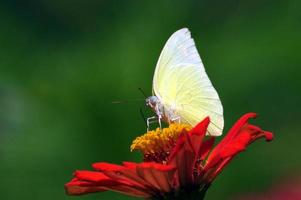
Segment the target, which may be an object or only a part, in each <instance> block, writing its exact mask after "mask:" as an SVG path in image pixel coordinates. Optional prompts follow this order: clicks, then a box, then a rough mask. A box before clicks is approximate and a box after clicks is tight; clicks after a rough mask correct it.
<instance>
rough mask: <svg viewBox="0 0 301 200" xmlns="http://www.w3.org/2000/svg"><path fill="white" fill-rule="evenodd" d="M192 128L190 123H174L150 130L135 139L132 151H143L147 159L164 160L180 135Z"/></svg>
mask: <svg viewBox="0 0 301 200" xmlns="http://www.w3.org/2000/svg"><path fill="white" fill-rule="evenodd" d="M191 128H192V127H191V126H190V125H188V124H175V123H173V124H170V125H169V127H167V128H163V129H160V128H157V129H156V130H152V131H148V132H147V133H145V134H144V135H142V136H140V137H137V138H136V139H135V140H134V141H133V143H132V145H131V151H134V150H138V151H141V152H142V153H143V155H144V160H145V161H156V162H164V161H166V159H167V157H168V155H169V154H170V151H171V150H172V148H173V147H174V146H175V144H176V141H177V139H178V137H179V135H180V134H182V133H187V132H188V131H189V130H191Z"/></svg>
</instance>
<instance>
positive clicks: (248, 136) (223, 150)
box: [204, 113, 273, 182]
mask: <svg viewBox="0 0 301 200" xmlns="http://www.w3.org/2000/svg"><path fill="white" fill-rule="evenodd" d="M255 116H256V114H254V113H249V114H246V115H244V116H243V117H241V118H240V119H239V120H238V121H237V122H236V124H235V125H234V126H233V127H232V128H231V129H230V131H229V132H228V134H227V135H226V137H225V138H224V139H223V140H222V141H221V142H220V143H219V144H218V145H217V146H216V147H215V148H214V150H213V151H212V153H211V154H210V155H209V157H208V160H207V164H206V165H205V168H204V171H205V173H206V175H204V179H206V181H207V182H211V181H212V180H213V179H214V178H215V177H216V176H217V175H218V174H219V173H220V172H221V170H222V169H223V168H224V167H225V166H226V165H227V164H228V163H229V162H230V161H231V160H232V158H233V157H234V156H235V155H237V154H238V153H239V152H241V151H243V150H245V148H246V147H247V146H248V145H249V144H251V143H252V142H254V141H255V140H257V139H259V138H261V137H265V138H266V140H267V141H270V140H272V139H273V134H272V133H271V132H267V131H263V130H262V129H260V128H259V127H257V126H254V125H250V124H248V123H247V120H248V119H249V118H253V117H255Z"/></svg>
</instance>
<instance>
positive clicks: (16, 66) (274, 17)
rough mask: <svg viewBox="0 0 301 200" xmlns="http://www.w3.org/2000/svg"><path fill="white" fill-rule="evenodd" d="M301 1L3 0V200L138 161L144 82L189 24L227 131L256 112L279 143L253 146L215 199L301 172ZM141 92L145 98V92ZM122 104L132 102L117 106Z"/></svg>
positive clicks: (218, 185)
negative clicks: (134, 146) (104, 165)
mask: <svg viewBox="0 0 301 200" xmlns="http://www.w3.org/2000/svg"><path fill="white" fill-rule="evenodd" d="M300 6H301V3H300V1H298V0H288V1H281V0H279V1H275V0H253V1H251V0H250V1H239V0H225V1H218V0H202V1H192V0H188V1H179V0H173V1H172V0H169V1H138V0H137V1H109V0H106V1H100V0H90V1H88V0H87V1H81V0H28V1H22V0H10V1H9V0H7V1H0V199H3V200H21V199H24V200H25V199H28V200H33V199H41V200H53V199H55V200H60V199H70V200H72V199H83V200H93V199H114V200H115V199H116V200H118V199H133V198H129V197H125V196H123V195H119V194H116V193H112V192H106V193H98V194H91V195H86V196H81V197H69V196H66V195H65V193H64V188H63V186H64V184H65V183H66V182H68V181H69V180H70V179H71V177H72V172H73V171H74V170H75V169H90V164H91V163H93V162H96V161H107V162H113V163H120V162H121V161H127V160H128V161H140V159H141V156H140V154H139V153H137V152H134V153H131V152H130V151H129V146H130V144H131V141H132V140H133V139H134V138H135V137H136V136H138V135H140V134H142V133H144V131H145V126H144V123H143V121H142V119H141V117H140V114H139V108H140V107H142V108H143V109H144V110H145V112H146V111H147V108H145V107H144V101H143V96H142V95H141V93H140V92H139V91H138V89H137V88H138V87H142V88H143V89H144V90H145V92H146V93H147V94H149V95H150V94H151V86H152V76H153V72H154V67H155V64H156V61H157V59H158V57H159V54H160V51H161V49H162V47H163V45H164V43H165V41H166V40H167V39H168V37H169V36H170V35H171V34H172V33H173V32H174V31H176V30H178V29H180V28H182V27H188V28H189V29H190V30H191V32H192V35H193V37H194V39H195V42H196V45H197V48H198V50H199V52H200V54H201V57H202V60H203V62H204V65H205V67H206V70H207V73H208V75H209V77H210V78H211V80H212V82H213V84H214V86H215V88H216V89H217V90H218V92H219V94H220V97H221V100H222V102H223V106H224V116H225V132H226V131H227V130H228V129H229V128H230V127H231V125H232V124H233V123H234V122H235V121H236V120H237V119H238V118H239V117H240V116H241V115H242V114H244V113H246V112H250V111H252V112H257V113H259V117H258V119H256V121H253V123H255V124H257V125H260V126H261V127H262V128H264V129H267V130H270V131H273V132H274V133H275V140H274V141H273V142H271V143H268V144H267V143H265V142H263V141H259V142H256V143H255V144H253V145H251V146H250V147H249V148H248V150H247V151H246V152H244V153H242V154H240V155H239V156H238V157H237V158H235V159H234V160H233V162H232V163H231V164H230V165H229V166H228V167H227V168H226V169H225V170H224V171H223V173H222V174H221V175H220V176H219V177H218V178H217V179H216V181H215V182H214V184H213V185H212V187H211V189H210V190H209V191H208V196H207V197H208V198H207V200H214V199H233V198H234V197H235V196H237V195H240V194H244V193H246V192H248V193H250V192H260V191H265V190H266V189H267V188H269V187H270V186H271V185H272V184H274V183H276V182H278V181H281V179H282V177H286V176H289V175H291V174H298V173H299V172H300V173H301V170H300V167H301V159H300V139H301V128H300V112H301V107H300V101H301V93H300V89H301V80H300V74H301V73H300V72H301V69H300V64H301V56H300V48H301V37H300V35H301V34H300V33H301V13H300ZM137 98H138V99H141V100H139V101H137V100H136V99H137ZM115 100H127V101H128V102H126V103H122V104H112V103H111V102H112V101H115Z"/></svg>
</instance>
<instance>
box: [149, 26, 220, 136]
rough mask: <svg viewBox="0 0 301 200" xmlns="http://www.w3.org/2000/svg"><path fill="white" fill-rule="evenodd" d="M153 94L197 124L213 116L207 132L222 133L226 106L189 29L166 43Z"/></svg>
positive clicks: (182, 118)
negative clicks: (223, 104)
mask: <svg viewBox="0 0 301 200" xmlns="http://www.w3.org/2000/svg"><path fill="white" fill-rule="evenodd" d="M153 93H154V94H155V95H156V96H157V97H158V98H159V100H160V101H161V103H162V104H163V106H164V109H165V110H167V111H171V110H172V111H173V112H175V113H176V115H178V116H180V118H181V121H183V122H186V123H189V124H191V125H192V126H194V125H196V124H197V123H198V122H200V121H201V120H203V119H204V118H205V117H207V116H209V117H210V121H211V123H210V124H209V127H208V130H207V135H212V136H218V135H221V134H222V130H223V127H224V117H223V106H222V104H221V101H220V99H219V96H218V94H217V92H216V90H215V89H214V87H213V86H212V83H211V81H210V80H209V78H208V76H207V74H206V72H205V68H204V66H203V63H202V60H201V58H200V56H199V54H198V51H197V49H196V47H195V43H194V41H193V39H192V38H191V35H190V32H189V30H188V29H187V28H183V29H180V30H178V31H177V32H175V33H174V34H173V35H172V36H171V37H170V38H169V39H168V41H167V42H166V44H165V46H164V48H163V50H162V52H161V55H160V57H159V60H158V62H157V65H156V70H155V74H154V79H153Z"/></svg>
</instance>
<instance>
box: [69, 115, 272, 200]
mask: <svg viewBox="0 0 301 200" xmlns="http://www.w3.org/2000/svg"><path fill="white" fill-rule="evenodd" d="M255 116H256V114H255V113H248V114H246V115H244V116H242V117H241V118H240V119H239V120H238V121H237V122H236V123H235V125H234V126H233V127H232V128H231V130H230V131H229V132H228V134H227V135H226V136H225V137H224V139H223V140H222V141H221V142H220V143H219V144H218V145H217V146H216V147H214V148H213V149H212V147H213V144H214V139H215V138H214V137H209V139H206V140H205V134H206V130H207V127H208V124H209V122H210V120H209V118H208V117H207V118H205V119H204V120H203V121H202V122H200V123H199V124H198V125H197V126H195V127H194V128H193V129H191V130H190V131H187V129H181V133H180V134H179V137H178V138H177V139H176V140H175V143H174V145H173V142H172V141H173V140H172V139H171V138H170V137H168V138H169V139H170V140H168V145H167V144H165V143H166V141H165V143H164V146H168V148H169V149H170V152H169V150H168V151H167V150H166V149H165V150H166V151H165V152H164V154H162V151H161V152H160V153H158V152H155V151H152V150H148V153H145V152H144V153H145V155H144V158H145V160H147V162H142V163H130V162H124V163H123V164H122V165H115V164H109V163H104V162H100V163H94V164H93V165H92V167H93V168H94V170H95V171H76V172H75V173H74V177H75V178H74V179H72V180H71V181H70V182H69V183H67V184H66V185H65V188H66V191H67V193H68V194H69V195H81V194H86V193H91V192H103V191H107V190H112V191H116V192H120V193H123V194H126V195H131V196H136V197H142V198H147V199H148V198H152V199H169V198H170V199H192V198H196V197H198V198H199V199H202V198H203V197H204V195H205V192H206V190H207V189H208V187H209V186H210V184H211V182H212V181H213V180H214V179H215V177H216V176H217V175H218V174H219V173H220V172H221V170H222V169H223V168H224V167H225V166H226V165H227V164H228V163H229V162H230V161H231V160H232V158H233V157H234V156H235V155H236V154H238V153H239V152H241V151H243V150H244V149H245V148H246V147H247V146H248V145H249V144H251V143H252V142H253V141H255V140H256V139H258V138H261V137H265V139H266V140H267V141H270V140H272V139H273V134H272V133H271V132H267V131H263V130H261V129H260V128H259V127H256V126H254V125H251V124H249V123H248V119H250V118H255ZM163 132H164V131H163ZM148 143H150V142H149V141H148ZM152 145H156V143H154V144H152ZM158 145H159V146H160V145H161V146H162V144H158ZM161 150H162V148H161ZM163 150H164V149H163ZM210 151H211V153H210ZM162 155H163V156H162ZM164 156H165V157H164ZM158 158H160V159H158ZM154 161H155V162H154Z"/></svg>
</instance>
